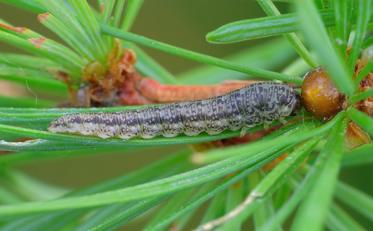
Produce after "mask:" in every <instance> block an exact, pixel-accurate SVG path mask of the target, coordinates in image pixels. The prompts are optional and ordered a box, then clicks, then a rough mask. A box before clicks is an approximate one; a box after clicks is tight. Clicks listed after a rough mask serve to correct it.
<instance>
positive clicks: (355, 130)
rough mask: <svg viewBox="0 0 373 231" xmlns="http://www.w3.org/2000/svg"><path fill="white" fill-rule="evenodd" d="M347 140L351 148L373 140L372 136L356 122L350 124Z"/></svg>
mask: <svg viewBox="0 0 373 231" xmlns="http://www.w3.org/2000/svg"><path fill="white" fill-rule="evenodd" d="M345 140H346V144H347V147H348V148H350V149H353V148H356V147H359V146H361V145H363V144H369V143H370V142H371V139H370V136H369V135H368V134H367V133H366V132H364V131H363V130H362V129H361V128H360V127H359V126H358V125H356V124H355V123H354V122H350V123H349V124H348V127H347V132H346V137H345Z"/></svg>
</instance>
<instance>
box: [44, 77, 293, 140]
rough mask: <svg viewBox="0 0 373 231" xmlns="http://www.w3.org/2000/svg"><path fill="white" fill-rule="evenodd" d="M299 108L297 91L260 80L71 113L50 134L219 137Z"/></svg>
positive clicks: (56, 121) (285, 114)
mask: <svg viewBox="0 0 373 231" xmlns="http://www.w3.org/2000/svg"><path fill="white" fill-rule="evenodd" d="M298 104H299V99H298V95H297V94H296V92H295V91H294V89H293V88H292V87H290V86H288V85H286V84H280V83H274V82H260V83H255V84H252V85H249V86H247V87H244V88H241V89H238V90H236V91H233V92H230V93H228V94H225V95H222V96H217V97H214V98H210V99H206V100H197V101H188V102H181V103H171V104H164V105H159V106H150V107H147V108H144V109H139V110H130V111H125V112H112V113H104V112H101V113H76V114H67V115H64V116H62V117H60V118H58V119H56V120H54V121H53V122H52V123H51V125H50V126H49V128H48V130H49V131H51V132H61V133H77V134H82V135H93V136H99V137H101V138H108V137H120V138H122V139H129V138H132V137H142V138H152V137H154V136H158V135H163V136H165V137H174V136H176V135H178V134H181V133H184V134H186V135H188V136H194V135H198V134H199V133H201V132H207V133H208V134H218V133H220V132H222V131H224V130H226V129H230V130H233V131H236V130H238V129H244V128H247V127H252V126H255V125H259V124H262V123H267V122H268V123H269V122H272V121H274V120H277V119H281V118H283V117H286V116H289V115H290V114H291V113H292V112H293V111H294V110H296V107H297V105H298Z"/></svg>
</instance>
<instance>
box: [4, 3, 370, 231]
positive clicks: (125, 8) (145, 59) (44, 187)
mask: <svg viewBox="0 0 373 231" xmlns="http://www.w3.org/2000/svg"><path fill="white" fill-rule="evenodd" d="M0 2H4V3H7V4H11V5H13V6H15V7H19V8H22V9H25V10H28V11H31V12H34V13H44V12H48V14H42V15H41V16H39V21H40V22H41V23H42V24H43V25H44V26H45V27H47V28H48V29H49V30H51V31H52V32H54V33H55V34H56V35H57V36H59V37H60V39H62V42H57V41H53V40H51V39H48V38H45V39H44V37H43V36H42V35H41V34H38V33H36V32H34V31H33V30H31V29H25V28H21V27H14V26H13V25H11V24H9V23H7V22H5V21H4V20H0V41H1V42H4V43H7V44H9V45H13V46H15V47H17V48H19V49H22V50H24V51H25V52H27V53H29V55H25V54H11V53H2V54H1V55H0V78H1V79H5V80H8V81H11V82H12V83H14V84H18V85H21V86H24V85H25V84H27V86H31V87H32V88H33V89H34V88H35V89H37V93H40V95H41V98H40V99H35V98H34V97H33V96H24V97H3V96H2V97H0V151H8V152H9V153H7V154H5V155H0V185H1V187H0V203H1V205H0V229H1V230H24V231H26V230H27V231H36V230H46V229H49V230H115V229H117V228H119V227H122V226H126V225H127V224H129V223H131V222H132V221H134V220H137V219H150V221H147V224H145V225H144V226H143V227H144V229H145V230H167V229H170V227H175V228H179V229H187V230H189V229H192V228H199V229H201V230H204V228H206V227H210V228H211V227H217V228H218V230H245V229H246V227H244V225H245V223H246V221H247V220H252V221H253V225H254V228H255V229H256V230H261V231H264V230H265V231H267V230H281V227H283V226H284V224H285V222H286V223H290V224H291V227H292V229H293V230H322V229H323V227H325V226H326V227H328V228H329V229H332V230H364V229H365V227H363V226H362V225H361V224H359V223H358V222H357V221H356V220H355V217H354V216H355V214H350V211H349V210H347V208H352V209H353V210H355V212H357V213H359V214H361V215H362V216H363V217H365V218H366V219H368V220H370V221H372V219H373V218H372V214H373V198H372V196H371V195H369V194H368V193H366V192H363V191H361V190H359V189H357V188H355V187H353V186H351V185H347V184H346V183H343V182H341V181H339V180H338V173H339V172H341V171H344V169H345V168H349V170H351V169H353V168H351V167H358V166H361V165H367V164H372V163H373V155H372V153H373V145H372V144H365V145H362V146H360V147H357V148H355V149H348V148H346V147H345V146H346V145H345V133H346V130H347V124H348V122H349V121H353V122H355V123H356V124H357V125H359V126H360V127H361V128H362V129H364V130H365V131H366V132H367V133H368V134H370V136H371V137H373V132H372V131H373V119H372V118H371V117H370V116H369V115H367V114H366V113H364V112H361V111H359V110H357V109H356V108H355V107H354V104H356V103H357V102H359V101H361V100H364V99H367V98H368V97H372V96H373V92H372V89H369V90H367V91H364V92H359V87H358V86H359V83H360V82H361V80H363V79H364V78H365V77H366V75H367V74H369V73H370V72H371V71H372V61H371V60H367V61H368V63H367V64H366V65H365V66H364V67H363V68H362V69H361V71H360V72H359V73H357V74H355V73H354V70H355V64H356V62H357V60H358V59H359V57H360V55H361V53H362V50H363V49H365V48H367V47H369V46H370V45H371V44H372V37H371V31H370V30H371V29H372V20H373V18H372V17H371V15H372V10H373V9H372V1H371V0H356V1H337V0H335V1H315V2H314V1H308V0H299V1H283V2H285V3H284V5H285V6H287V7H288V8H289V9H290V12H286V13H284V14H281V13H280V11H279V10H278V8H277V1H273V2H272V1H270V0H258V3H259V5H260V6H261V7H262V9H263V10H264V12H265V13H266V14H267V15H268V16H266V17H261V18H252V19H244V20H240V21H235V22H231V23H228V24H226V25H223V26H221V27H219V28H217V29H216V30H213V31H212V32H210V33H208V34H207V35H206V38H207V41H208V42H210V43H215V44H225V43H237V42H240V41H245V40H253V39H260V38H265V37H272V36H278V35H282V36H283V37H284V38H285V40H284V39H281V40H280V39H277V40H268V41H267V42H266V43H264V44H263V45H259V46H258V47H256V48H252V47H250V48H248V49H247V50H243V51H241V52H239V53H237V54H233V55H231V56H229V57H226V58H217V57H213V56H210V55H206V54H202V53H199V52H195V51H191V50H188V49H184V48H180V47H176V46H173V45H170V44H166V43H164V42H160V41H157V40H155V39H152V38H147V37H145V36H142V35H139V34H136V33H133V32H129V31H130V28H131V26H132V25H133V23H134V21H135V20H136V16H137V15H138V13H139V11H140V10H141V6H142V4H143V3H144V2H145V1H137V0H127V1H125V0H99V1H97V2H98V6H99V9H95V8H94V7H93V6H92V5H90V4H89V3H88V1H86V0H82V1H75V0H66V1H61V2H58V1H54V0H48V1H47V0H46V1H39V0H36V1H23V0H19V1H18V0H17V1H16V0H12V1H0ZM293 2H294V3H293ZM290 3H293V5H294V7H292V5H290ZM211 7H212V8H213V5H212V6H211ZM291 10H294V12H293V11H291ZM40 38H43V39H42V40H40ZM116 39H119V40H123V41H124V47H125V48H130V49H132V50H134V51H135V53H136V55H137V63H136V68H137V70H138V71H139V72H140V73H142V74H144V75H146V76H149V77H151V78H153V79H155V80H158V81H159V82H161V83H165V84H206V83H218V82H220V81H223V80H232V79H266V80H276V81H278V80H279V81H284V82H287V83H290V84H295V85H301V84H302V81H303V79H302V78H301V77H300V76H301V75H302V74H303V73H304V72H306V71H308V70H310V67H311V68H314V67H316V66H317V65H321V66H322V67H324V68H325V69H326V70H327V72H328V73H329V74H330V77H331V79H332V80H333V82H334V83H335V85H336V86H337V88H338V89H339V91H340V92H342V93H344V94H345V96H346V105H345V106H346V108H345V110H344V111H342V112H340V113H338V114H337V115H336V116H335V117H334V118H333V119H331V120H330V121H327V122H326V121H316V120H314V119H313V118H310V117H311V116H310V115H308V114H307V113H306V112H303V111H302V112H300V113H298V115H296V116H294V117H290V118H289V120H290V121H291V123H288V124H287V125H286V126H282V127H281V128H279V129H277V130H276V131H274V132H272V133H271V134H269V135H267V136H265V137H264V138H262V139H260V140H257V141H255V142H250V143H247V144H241V145H234V146H230V147H224V148H216V149H210V150H204V151H200V152H197V151H195V150H192V149H191V148H190V146H189V145H190V144H197V143H204V142H209V141H217V140H222V139H228V138H232V137H236V136H239V134H240V132H239V131H237V132H231V131H227V132H223V133H221V134H218V135H213V136H212V135H207V134H201V135H198V136H194V137H187V136H178V137H175V138H164V137H157V138H153V139H148V140H144V139H137V138H136V139H130V140H127V141H123V140H119V139H116V138H111V139H100V138H98V137H82V136H78V135H66V134H55V133H51V132H48V131H46V128H47V127H48V125H49V123H50V122H51V121H52V120H53V119H56V118H58V117H60V116H61V115H64V114H66V113H77V112H116V111H125V110H131V109H138V108H142V107H148V105H147V106H122V107H111V108H61V107H57V105H58V104H59V103H60V101H61V100H66V99H67V97H68V88H67V86H66V79H62V80H64V81H65V83H64V82H62V81H61V76H63V75H61V73H64V74H67V75H68V76H69V77H71V82H73V83H74V85H73V86H74V87H79V84H81V83H82V82H83V83H84V79H83V75H84V71H85V68H86V67H87V66H89V65H91V64H92V63H95V64H96V63H98V64H100V68H103V69H105V70H107V69H108V68H109V66H110V64H111V63H110V60H108V58H109V57H110V55H112V52H113V50H115V49H116V44H117V43H116V42H115V41H116ZM139 46H145V47H150V48H152V49H156V50H159V51H161V52H165V53H168V54H171V55H174V56H178V57H181V58H185V59H189V60H192V61H195V62H198V63H201V64H205V65H203V66H201V67H199V68H196V69H193V70H190V71H188V72H186V73H184V74H181V75H179V76H177V77H175V76H174V75H173V74H171V73H170V72H169V71H168V70H167V69H165V68H164V67H163V66H162V65H160V64H159V63H158V62H157V61H156V60H154V59H153V58H152V57H151V56H150V55H148V54H147V53H146V52H145V51H144V50H142V49H141V48H140V47H139ZM308 46H309V47H310V48H308ZM347 48H348V49H349V51H348V52H347V51H346V49H347ZM293 50H294V51H293ZM295 54H298V55H299V58H297V59H295V58H294V55H295ZM280 66H285V69H284V70H283V71H282V72H277V71H273V69H276V68H277V67H280ZM154 106H156V105H154ZM279 124H280V123H279V122H277V121H276V122H274V123H272V124H271V125H269V126H270V127H272V126H277V125H279ZM263 129H264V128H263V126H256V127H253V128H251V129H249V130H248V133H254V132H258V131H262V130H263ZM325 139H326V142H325ZM155 147H157V148H159V149H160V150H161V151H162V152H164V153H169V152H170V149H169V147H179V148H180V150H181V151H179V152H176V153H172V154H170V155H169V156H168V157H166V158H164V159H161V160H158V161H156V162H154V163H152V164H149V165H147V166H145V167H143V168H141V169H136V170H134V171H132V172H130V173H127V174H124V175H122V176H119V177H117V178H113V179H108V180H105V181H103V182H102V183H100V184H96V185H90V186H88V187H86V188H84V189H72V190H70V189H69V190H67V189H60V188H58V187H56V186H52V185H49V184H46V183H45V182H41V181H39V180H36V179H34V178H32V177H30V176H27V175H24V174H22V173H21V172H18V171H16V170H14V169H15V168H16V167H17V166H18V165H20V164H22V163H28V162H37V161H42V160H44V159H56V160H57V158H59V159H64V158H66V157H70V158H73V157H77V156H82V155H85V156H92V155H96V154H107V153H117V152H120V153H127V152H134V151H139V150H152V148H155ZM284 153H287V156H286V157H285V156H283V154H284ZM280 156H282V157H284V160H283V161H282V162H280V163H279V164H277V165H276V166H274V167H273V168H272V169H271V170H264V169H265V168H264V166H265V165H266V164H268V163H270V162H271V161H273V160H275V159H276V158H278V157H280ZM66 191H68V192H67V193H66ZM24 192H29V193H27V194H26V195H25V193H24ZM61 194H63V195H62V196H61ZM51 197H52V198H51ZM245 198H246V199H245ZM334 198H336V199H337V200H333V199H334ZM46 199H49V200H48V201H46ZM243 201H245V203H243V204H242V202H243ZM339 203H341V204H343V205H344V206H343V207H341V206H340V205H339ZM205 204H207V205H208V208H207V210H206V211H200V210H199V208H201V207H203V206H204V205H205ZM345 209H346V210H345ZM236 211H239V212H237V213H235V212H236ZM202 213H203V215H202ZM195 214H199V215H200V214H201V215H200V216H198V217H197V218H196V216H195ZM231 214H234V216H232V217H230V215H231ZM293 214H294V215H295V216H294V219H293V220H292V219H290V217H291V216H292V215H293ZM149 217H150V218H149ZM227 217H228V218H229V219H226V218H227ZM192 219H194V220H196V219H198V220H197V222H198V224H199V225H200V226H199V227H191V226H190V225H188V223H189V222H190V221H191V220H192ZM224 219H225V220H224ZM142 221H143V220H142ZM194 223H195V222H194Z"/></svg>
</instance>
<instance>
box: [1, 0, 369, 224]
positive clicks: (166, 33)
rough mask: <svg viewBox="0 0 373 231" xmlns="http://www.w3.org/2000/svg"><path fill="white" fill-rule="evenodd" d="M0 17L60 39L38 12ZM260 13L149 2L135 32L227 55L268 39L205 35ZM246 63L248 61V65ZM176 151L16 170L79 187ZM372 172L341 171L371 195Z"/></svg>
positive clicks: (242, 0)
mask: <svg viewBox="0 0 373 231" xmlns="http://www.w3.org/2000/svg"><path fill="white" fill-rule="evenodd" d="M92 2H96V1H92ZM278 6H279V7H280V9H281V10H282V12H286V11H287V9H286V7H287V5H286V4H282V3H279V4H278ZM0 15H1V17H2V18H3V19H5V20H7V21H9V22H11V23H13V24H15V25H17V26H25V27H30V28H32V29H33V30H35V31H37V32H39V33H41V34H43V35H45V36H47V37H50V38H53V39H55V40H58V41H61V40H60V39H58V38H57V37H56V36H55V35H54V34H52V33H51V32H50V31H48V30H47V29H46V28H45V27H43V26H42V25H41V24H39V23H38V21H37V19H36V15H35V14H33V13H29V12H26V11H23V10H19V9H16V8H14V7H10V6H8V5H4V4H1V3H0ZM260 16H264V13H263V12H262V10H261V9H260V8H259V6H258V4H257V3H256V2H255V1H249V0H234V1H229V0H184V1H182V0H177V1H176V0H146V1H145V3H144V5H143V8H142V9H141V11H140V14H139V16H138V17H137V20H136V21H135V24H134V26H133V28H132V31H133V32H136V33H138V34H142V35H145V36H148V37H150V38H153V39H156V40H159V41H163V42H166V43H170V44H173V45H176V46H180V47H183V48H187V49H190V50H194V51H199V52H202V53H206V54H211V55H214V56H217V57H224V56H226V55H229V54H233V53H235V52H237V51H240V50H242V49H245V48H248V47H252V46H256V45H257V44H259V43H262V42H264V41H265V40H263V39H262V40H254V41H249V42H242V43H236V44H233V45H213V44H208V43H207V42H206V41H205V34H206V33H207V32H209V31H211V30H213V29H215V28H217V27H218V26H220V25H223V24H226V23H228V22H231V21H235V20H239V19H245V18H252V17H260ZM144 50H146V51H148V53H149V54H150V55H151V56H152V57H154V58H155V59H156V60H157V61H158V62H159V63H161V64H162V65H164V66H165V67H166V68H167V69H168V70H169V71H170V72H172V73H173V74H175V75H177V74H180V73H182V72H184V71H187V70H190V69H192V68H194V67H197V66H198V65H199V64H198V63H195V62H191V61H188V60H184V59H180V58H177V57H173V56H171V55H168V54H165V53H161V52H159V51H155V50H150V49H144ZM0 51H1V52H19V50H17V49H15V48H13V47H9V46H5V45H4V44H0ZM248 65H250V64H249V63H248ZM280 69H281V68H280ZM31 90H32V89H31ZM0 106H1V105H0ZM175 150H177V147H173V148H169V151H167V152H165V151H164V149H163V150H162V151H160V150H158V149H148V150H145V151H141V152H125V151H123V152H121V151H116V152H115V153H100V154H98V155H95V156H91V155H90V156H89V157H84V156H80V157H70V158H63V159H54V160H43V161H38V162H34V163H27V164H23V165H21V166H18V168H19V169H21V170H23V171H25V172H27V173H28V174H30V175H31V176H34V177H36V178H38V179H41V180H42V181H46V182H48V183H51V184H53V185H58V186H61V187H67V188H75V187H82V186H85V185H90V184H92V183H94V182H99V181H100V180H104V179H108V178H111V177H113V176H118V175H122V174H123V173H125V172H128V171H131V170H133V169H136V168H139V167H140V166H144V165H146V164H147V163H149V162H152V161H154V160H156V159H159V158H161V156H164V155H167V154H165V153H172V152H173V151H175ZM371 174H372V166H371V165H366V166H361V167H356V168H350V169H346V170H344V171H343V172H342V174H341V177H342V178H343V179H344V180H345V181H346V182H347V183H350V184H351V185H354V186H356V187H358V188H360V189H361V190H363V191H365V192H368V193H370V194H373V184H372V183H371V182H372V181H371V179H370V177H371ZM361 219H362V218H361V217H360V220H361ZM361 221H362V220H361ZM365 222H366V221H365Z"/></svg>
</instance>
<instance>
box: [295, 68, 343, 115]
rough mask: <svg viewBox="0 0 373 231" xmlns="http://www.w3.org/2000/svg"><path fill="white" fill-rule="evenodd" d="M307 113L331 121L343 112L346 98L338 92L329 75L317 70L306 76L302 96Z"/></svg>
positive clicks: (319, 69)
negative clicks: (330, 119)
mask: <svg viewBox="0 0 373 231" xmlns="http://www.w3.org/2000/svg"><path fill="white" fill-rule="evenodd" d="M301 98H302V101H303V105H304V107H305V108H306V109H307V111H309V112H311V113H313V114H314V115H315V116H316V117H318V118H320V119H329V118H331V117H333V116H334V115H335V114H337V113H338V112H339V111H340V110H342V105H343V103H344V96H343V95H342V94H341V93H339V92H338V90H337V88H336V87H335V85H334V84H333V82H332V81H331V80H330V79H329V77H328V75H327V73H326V72H325V71H324V70H323V69H321V68H318V69H315V70H313V71H310V72H308V73H307V74H306V76H305V79H304V81H303V85H302V95H301Z"/></svg>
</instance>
